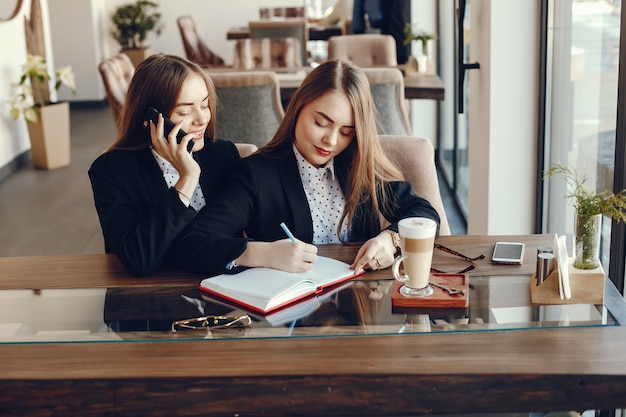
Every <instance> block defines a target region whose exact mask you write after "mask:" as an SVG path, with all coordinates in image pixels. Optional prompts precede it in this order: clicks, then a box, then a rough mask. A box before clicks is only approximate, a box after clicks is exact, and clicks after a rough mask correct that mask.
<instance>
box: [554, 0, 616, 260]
mask: <svg viewBox="0 0 626 417" xmlns="http://www.w3.org/2000/svg"><path fill="white" fill-rule="evenodd" d="M546 35H547V36H546V48H547V49H546V51H547V60H546V118H545V120H546V123H545V164H544V167H543V168H544V169H546V168H547V167H548V165H549V164H550V163H552V162H556V161H559V162H562V163H563V164H569V165H570V166H572V167H574V168H575V169H576V171H577V172H578V173H579V174H581V175H584V176H586V177H587V178H588V180H587V183H586V185H587V186H588V187H589V188H590V189H592V190H596V191H602V190H610V191H612V190H613V177H614V171H615V164H614V161H615V148H616V146H615V144H616V142H615V138H616V121H617V86H618V62H619V54H620V51H619V40H620V2H619V1H610V0H550V1H548V2H547V32H546ZM544 185H545V187H546V188H545V189H546V194H545V197H546V199H545V205H544V206H545V211H544V212H545V214H546V215H545V217H544V222H543V226H544V231H546V232H554V233H559V234H566V235H567V236H568V244H570V243H571V242H572V235H573V230H574V210H573V209H572V207H571V205H570V204H569V202H568V201H567V200H565V199H564V198H563V196H564V195H566V194H567V186H566V184H565V181H563V180H562V179H551V180H550V181H549V183H545V184H544ZM610 236H611V221H610V219H606V218H605V219H604V221H603V235H602V242H603V243H602V253H601V256H602V264H603V266H604V269H605V271H608V270H609V256H610V242H611V239H610ZM622 256H623V255H622Z"/></svg>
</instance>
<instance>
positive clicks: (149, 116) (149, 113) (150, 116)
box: [143, 107, 194, 153]
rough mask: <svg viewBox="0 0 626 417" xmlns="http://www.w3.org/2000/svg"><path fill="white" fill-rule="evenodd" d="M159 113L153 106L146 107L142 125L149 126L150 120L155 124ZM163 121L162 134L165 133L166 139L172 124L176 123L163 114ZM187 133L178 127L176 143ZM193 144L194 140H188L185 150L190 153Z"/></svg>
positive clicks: (172, 126)
mask: <svg viewBox="0 0 626 417" xmlns="http://www.w3.org/2000/svg"><path fill="white" fill-rule="evenodd" d="M159 113H161V112H160V111H158V110H157V109H155V108H154V107H148V108H147V109H146V112H145V113H144V115H143V120H144V123H143V125H144V126H145V127H149V121H150V120H152V122H154V124H155V125H156V124H157V122H158V121H159ZM163 121H164V122H165V126H164V128H163V134H164V135H165V139H166V140H167V137H168V136H169V134H170V132H171V131H172V129H173V128H174V126H176V124H175V123H174V122H172V121H171V120H170V119H169V118H168V117H167V116H165V115H163ZM186 134H187V132H185V131H184V130H182V129H180V130H179V131H178V134H177V135H176V143H180V142H181V141H182V140H183V137H184V136H185V135H186ZM193 144H194V141H193V140H190V141H189V143H188V144H187V151H188V152H190V153H191V150H192V149H193Z"/></svg>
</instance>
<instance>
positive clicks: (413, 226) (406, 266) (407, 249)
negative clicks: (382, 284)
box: [393, 217, 437, 297]
mask: <svg viewBox="0 0 626 417" xmlns="http://www.w3.org/2000/svg"><path fill="white" fill-rule="evenodd" d="M398 233H399V234H400V248H401V250H402V255H400V256H398V257H397V258H396V260H395V261H394V263H393V276H394V277H395V278H396V279H397V280H398V281H400V282H403V283H404V285H403V286H402V287H400V294H402V295H404V296H405V297H427V296H429V295H431V294H432V293H433V292H434V290H433V288H432V287H431V286H430V285H428V281H429V279H430V266H431V263H432V260H433V248H434V245H435V235H436V234H437V223H436V222H435V221H434V220H432V219H428V218H425V217H410V218H407V219H402V220H400V222H399V223H398ZM401 264H402V266H403V269H402V270H400V265H401Z"/></svg>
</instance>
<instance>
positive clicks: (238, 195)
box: [172, 149, 439, 273]
mask: <svg viewBox="0 0 626 417" xmlns="http://www.w3.org/2000/svg"><path fill="white" fill-rule="evenodd" d="M385 186H386V187H388V190H389V191H390V192H389V195H391V196H393V198H392V200H393V201H392V204H391V205H390V207H386V208H382V211H383V215H384V216H385V218H386V219H387V220H389V221H390V222H391V226H389V228H390V229H392V230H395V231H397V230H398V221H400V220H401V219H403V218H406V217H428V218H431V219H433V220H435V221H436V222H437V224H439V215H438V214H437V211H436V210H435V209H434V208H433V207H432V206H431V205H430V203H429V202H428V201H426V200H424V199H423V198H421V197H418V196H416V195H415V194H414V193H413V189H412V187H411V185H410V184H409V183H408V182H406V181H396V182H391V183H387V184H385ZM371 213H372V210H371V200H369V199H367V200H365V201H363V202H362V203H361V204H360V205H359V207H358V208H357V210H356V213H355V217H354V219H353V222H352V225H351V226H352V227H351V228H350V230H349V232H348V238H349V241H350V242H363V241H366V240H368V239H370V238H372V237H374V236H376V235H377V234H378V233H380V230H381V226H380V223H379V219H378V217H374V216H371ZM281 222H285V224H286V225H287V226H288V227H289V228H290V229H291V231H292V232H293V234H294V236H295V237H296V238H298V239H300V240H302V241H304V242H309V243H310V242H312V240H313V221H312V219H311V212H310V210H309V205H308V201H307V198H306V194H305V192H304V188H303V186H302V182H301V180H300V174H299V172H298V165H297V162H296V158H295V155H294V153H293V151H292V150H291V149H289V151H288V152H286V153H284V154H283V155H281V154H278V153H261V154H255V155H252V156H250V157H248V158H244V159H242V160H241V161H240V162H239V164H238V172H237V174H236V176H235V179H234V181H233V183H232V184H231V185H230V186H229V187H228V188H227V189H226V190H225V192H224V193H223V194H221V195H220V197H219V198H217V199H215V200H213V201H212V202H211V204H209V205H208V207H207V210H202V212H201V213H200V214H199V215H198V216H197V218H196V219H195V220H194V222H193V224H192V225H190V227H191V228H193V229H194V231H192V232H190V233H186V234H185V235H184V237H183V238H182V239H181V240H180V241H179V242H177V245H173V247H172V250H173V251H174V252H175V253H176V254H175V255H173V256H174V257H176V258H178V259H187V263H190V264H194V265H195V267H196V268H197V271H198V272H203V273H222V272H226V271H225V269H224V267H225V266H226V264H228V263H229V262H230V261H232V260H233V259H235V258H237V257H238V256H239V255H241V253H242V252H243V251H244V250H245V248H246V239H244V238H236V237H233V235H234V233H235V232H237V231H240V230H245V232H246V235H247V237H248V238H249V239H253V240H258V241H267V242H269V241H275V240H278V239H284V238H285V237H286V236H285V232H284V231H283V230H282V229H281V227H280V223H281ZM207 235H208V237H207ZM207 253H209V254H211V256H210V257H207V256H206V254H207ZM202 254H205V255H204V256H202Z"/></svg>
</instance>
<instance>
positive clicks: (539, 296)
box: [530, 235, 604, 305]
mask: <svg viewBox="0 0 626 417" xmlns="http://www.w3.org/2000/svg"><path fill="white" fill-rule="evenodd" d="M554 240H555V244H554V252H555V267H554V269H553V271H552V273H550V275H548V277H547V278H546V279H545V280H543V282H542V283H539V284H538V283H537V279H536V275H535V274H533V275H532V276H531V279H530V298H531V302H532V304H539V305H542V304H596V305H597V304H603V303H604V269H603V268H602V265H599V266H598V267H597V268H595V269H577V268H574V258H570V257H568V256H567V250H566V242H565V236H560V237H559V236H556V235H555V239H554Z"/></svg>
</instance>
